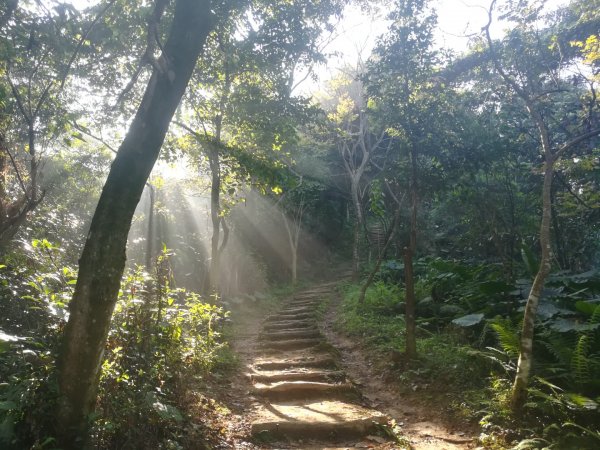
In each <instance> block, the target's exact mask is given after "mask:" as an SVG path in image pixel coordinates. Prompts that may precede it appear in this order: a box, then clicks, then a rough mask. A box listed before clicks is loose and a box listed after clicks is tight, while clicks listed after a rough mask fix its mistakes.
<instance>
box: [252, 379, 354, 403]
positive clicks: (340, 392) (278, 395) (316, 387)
mask: <svg viewBox="0 0 600 450" xmlns="http://www.w3.org/2000/svg"><path fill="white" fill-rule="evenodd" d="M252 392H253V393H254V394H255V395H260V396H263V397H267V398H269V399H274V400H280V401H282V400H296V399H309V398H336V397H340V396H349V395H352V394H357V391H356V389H355V388H354V386H353V385H352V384H350V383H323V382H318V381H278V382H275V383H270V384H262V383H257V384H255V385H254V388H253V389H252Z"/></svg>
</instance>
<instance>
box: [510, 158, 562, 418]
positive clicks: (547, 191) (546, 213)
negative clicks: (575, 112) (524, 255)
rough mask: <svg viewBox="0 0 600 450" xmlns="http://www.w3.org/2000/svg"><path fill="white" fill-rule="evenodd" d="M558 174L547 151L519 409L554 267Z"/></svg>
mask: <svg viewBox="0 0 600 450" xmlns="http://www.w3.org/2000/svg"><path fill="white" fill-rule="evenodd" d="M553 174H554V160H553V158H552V156H551V155H548V154H547V155H546V167H545V169H544V187H543V190H542V223H541V225H540V245H541V247H542V259H541V261H540V268H539V269H538V272H537V274H536V276H535V279H534V280H533V285H532V286H531V291H530V292H529V296H528V297H527V305H526V306H525V313H524V315H523V328H522V330H521V345H520V354H519V362H518V365H517V375H516V376H515V381H514V384H513V388H512V397H511V406H512V409H513V411H515V412H518V411H520V410H521V408H522V407H523V405H524V403H525V400H526V399H527V385H528V384H529V374H530V372H531V361H532V357H533V332H534V325H535V316H536V314H537V309H538V305H539V302H540V296H541V295H542V290H543V288H544V281H545V280H546V277H547V276H548V274H549V273H550V269H551V267H552V244H551V236H550V222H551V220H552V200H551V190H552V177H553Z"/></svg>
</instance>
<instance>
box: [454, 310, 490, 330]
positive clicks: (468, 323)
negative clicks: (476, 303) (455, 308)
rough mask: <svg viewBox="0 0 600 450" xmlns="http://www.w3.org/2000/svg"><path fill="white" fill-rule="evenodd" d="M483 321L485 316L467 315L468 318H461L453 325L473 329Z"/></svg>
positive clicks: (480, 314) (455, 320)
mask: <svg viewBox="0 0 600 450" xmlns="http://www.w3.org/2000/svg"><path fill="white" fill-rule="evenodd" d="M482 320H483V314H482V313H478V314H467V315H466V316H462V317H459V318H458V319H454V320H453V321H452V323H453V324H454V325H458V326H459V327H472V326H473V325H477V324H478V323H481V321H482Z"/></svg>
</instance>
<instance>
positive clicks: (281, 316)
mask: <svg viewBox="0 0 600 450" xmlns="http://www.w3.org/2000/svg"><path fill="white" fill-rule="evenodd" d="M314 318H315V313H314V311H310V312H303V313H287V312H280V313H277V314H273V315H272V316H269V317H267V321H276V320H307V319H313V320H314Z"/></svg>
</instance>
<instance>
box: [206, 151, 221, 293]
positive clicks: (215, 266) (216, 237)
mask: <svg viewBox="0 0 600 450" xmlns="http://www.w3.org/2000/svg"><path fill="white" fill-rule="evenodd" d="M208 160H209V163H210V172H211V176H212V179H211V184H210V220H211V223H212V238H211V245H210V251H211V253H210V254H211V259H210V275H209V289H210V293H211V294H214V293H217V292H218V291H219V268H220V265H221V261H220V259H221V258H220V252H219V241H220V239H221V219H222V217H221V204H220V195H221V166H220V163H219V149H218V148H217V147H216V146H214V147H211V148H210V149H209V156H208Z"/></svg>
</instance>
